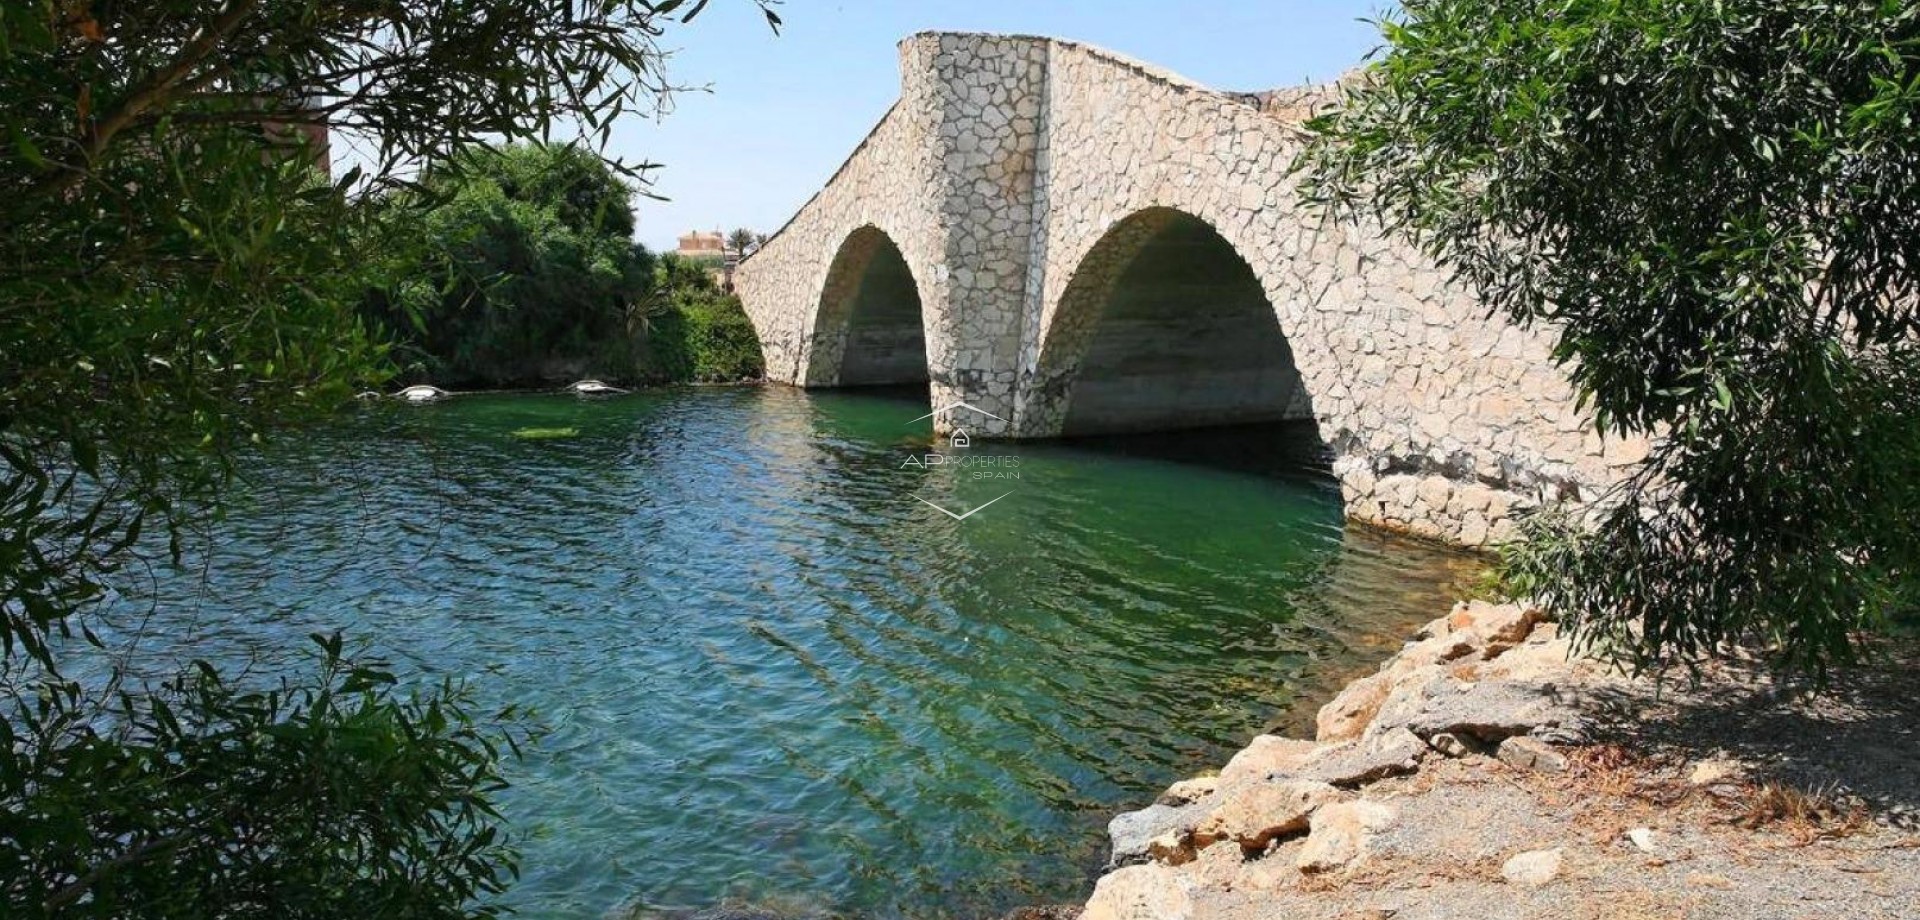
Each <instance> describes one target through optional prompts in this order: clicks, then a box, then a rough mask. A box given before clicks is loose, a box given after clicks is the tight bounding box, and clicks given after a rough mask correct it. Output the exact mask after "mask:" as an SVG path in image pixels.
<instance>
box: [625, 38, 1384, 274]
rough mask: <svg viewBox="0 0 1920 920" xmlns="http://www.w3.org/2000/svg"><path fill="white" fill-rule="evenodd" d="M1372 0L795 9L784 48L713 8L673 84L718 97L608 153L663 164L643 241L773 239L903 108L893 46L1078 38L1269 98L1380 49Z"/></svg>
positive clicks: (645, 214) (671, 42)
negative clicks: (918, 35) (931, 33)
mask: <svg viewBox="0 0 1920 920" xmlns="http://www.w3.org/2000/svg"><path fill="white" fill-rule="evenodd" d="M1385 7H1386V5H1385V4H1382V3H1380V2H1374V0H1158V2H1154V0H787V2H786V3H784V4H782V5H781V6H780V7H779V11H780V14H781V16H782V17H783V18H784V19H785V20H786V25H785V27H784V28H783V29H782V30H781V33H780V35H779V36H777V37H776V36H774V35H773V34H772V33H771V32H770V31H769V30H768V29H767V26H766V22H765V20H763V19H761V18H760V14H759V11H758V10H757V9H756V8H754V6H753V4H751V3H750V2H748V0H714V3H713V5H712V6H711V7H710V8H709V9H708V10H707V11H706V12H704V13H702V14H701V15H700V17H699V18H698V19H696V20H695V21H694V22H693V23H692V24H691V25H688V26H686V27H684V28H680V29H678V30H675V31H673V32H671V33H670V34H669V35H668V36H667V38H666V45H667V47H669V48H673V49H678V50H677V51H676V53H675V55H674V57H673V59H672V62H671V64H670V68H671V71H672V73H671V76H672V77H673V79H674V81H675V82H677V83H679V84H681V85H689V86H702V87H707V88H709V89H710V91H706V92H686V93H681V94H678V95H677V96H676V97H675V99H674V102H673V108H672V111H671V112H670V113H668V114H667V115H665V116H664V117H662V118H660V119H656V120H642V119H638V118H634V119H631V120H629V121H628V122H627V123H625V124H623V125H621V126H620V127H619V128H618V129H616V131H615V134H614V137H613V142H612V148H611V150H610V151H609V152H610V153H611V154H613V155H616V156H619V157H621V158H623V159H626V160H627V161H629V162H639V161H646V162H657V163H661V164H663V167H664V168H662V169H661V170H659V171H658V172H657V173H656V174H655V187H654V191H655V193H656V194H659V195H663V196H665V197H667V198H669V199H671V200H669V201H641V202H640V203H639V212H640V225H639V231H638V236H639V239H640V241H641V242H643V243H646V244H647V245H648V246H650V247H653V248H655V249H671V248H673V245H674V238H675V237H676V236H678V235H679V234H681V233H683V232H686V231H688V230H693V229H701V230H713V229H722V230H731V229H733V228H735V227H742V226H744V227H748V228H751V229H754V230H757V231H759V232H762V233H771V232H772V231H774V230H775V229H777V228H778V227H779V226H780V225H781V224H783V223H785V222H786V220H787V218H788V217H790V216H792V214H793V212H794V211H796V210H798V209H799V207H800V206H801V205H802V204H803V203H805V202H806V200H807V198H808V197H809V196H811V195H812V194H813V193H814V192H815V191H817V190H818V189H819V188H820V186H821V185H822V184H824V183H825V182H826V180H827V179H828V177H830V176H831V175H832V174H833V171H834V170H835V169H837V168H838V167H839V165H840V163H841V161H842V160H844V159H845V158H846V156H847V154H849V153H851V152H852V151H853V147H854V145H855V144H857V143H859V141H860V139H861V138H862V137H864V136H865V135H866V133H867V131H868V130H869V129H871V128H872V127H873V125H874V123H875V122H877V121H879V120H880V116H881V115H883V114H885V113H886V110H887V107H888V106H889V105H891V104H892V103H893V101H894V99H895V98H897V97H898V96H899V65H898V58H897V56H896V52H895V47H894V46H895V43H897V42H898V41H899V40H900V39H902V38H904V37H906V36H907V35H910V34H912V33H914V32H920V31H925V30H928V29H952V30H962V31H982V32H1014V33H1024V34H1039V35H1049V36H1053V37H1057V38H1069V39H1074V40H1077V41H1083V42H1087V43H1089V44H1093V45H1098V46H1100V47H1103V48H1107V49H1110V50H1113V51H1117V52H1120V53H1122V54H1125V55H1128V56H1130V57H1135V58H1139V59H1141V60H1144V61H1148V62H1150V63H1153V64H1157V65H1159V66H1161V67H1165V68H1167V69H1170V70H1173V71H1175V72H1177V73H1180V74H1183V75H1185V76H1187V77H1190V78H1192V79H1195V80H1198V81H1200V82H1201V83H1205V84H1207V85H1209V86H1214V87H1217V88H1219V89H1227V90H1259V89H1271V88H1274V87H1278V86H1287V85H1291V84H1296V83H1303V82H1310V81H1321V80H1326V79H1330V78H1332V77H1335V76H1338V75H1339V74H1340V73H1342V72H1343V71H1345V70H1347V69H1348V68H1351V67H1353V66H1354V65H1356V64H1358V63H1360V61H1361V59H1362V58H1363V57H1364V56H1365V55H1366V53H1367V52H1368V51H1370V50H1371V49H1372V48H1374V47H1375V46H1376V45H1377V44H1378V43H1379V42H1378V32H1377V30H1375V28H1374V27H1373V26H1371V25H1369V24H1368V23H1367V22H1364V21H1363V20H1367V19H1371V18H1374V17H1375V16H1377V15H1378V13H1379V11H1380V10H1382V9H1383V8H1385Z"/></svg>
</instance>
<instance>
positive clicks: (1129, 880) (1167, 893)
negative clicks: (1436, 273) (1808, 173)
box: [1080, 863, 1193, 920]
mask: <svg viewBox="0 0 1920 920" xmlns="http://www.w3.org/2000/svg"><path fill="white" fill-rule="evenodd" d="M1192 915H1193V896H1192V895H1191V894H1189V893H1188V891H1187V886H1186V883H1185V880H1184V879H1182V878H1181V876H1180V873H1178V872H1175V871H1174V870H1172V869H1169V868H1167V867H1166V866H1162V865H1159V864H1157V863H1147V864H1146V865H1142V866H1128V867H1127V868H1125V869H1121V870H1119V871H1117V872H1109V873H1107V875H1106V876H1105V877H1104V878H1102V879H1100V882H1099V884H1096V885H1094V886H1093V897H1091V898H1089V899H1087V907H1086V909H1085V910H1083V911H1081V913H1080V920H1186V918H1187V917H1190V916H1192Z"/></svg>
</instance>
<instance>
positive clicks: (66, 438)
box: [0, 0, 705, 918]
mask: <svg viewBox="0 0 1920 920" xmlns="http://www.w3.org/2000/svg"><path fill="white" fill-rule="evenodd" d="M704 5H705V4H704V3H702V4H696V5H692V6H691V7H690V9H692V10H694V11H697V10H698V9H699V7H701V6H704ZM680 6H681V4H679V3H678V2H668V3H659V4H650V3H643V2H618V0H616V2H609V3H593V4H584V5H583V4H579V3H574V2H570V0H477V2H470V0H462V2H460V3H448V2H442V0H415V2H399V3H380V4H356V3H347V4H341V3H337V2H324V3H322V2H317V0H271V2H268V0H233V2H224V3H218V4H215V3H206V2H197V0H170V2H155V3H137V4H100V3H93V4H88V3H37V4H21V3H13V4H8V5H6V6H5V7H4V8H0V98H4V99H5V100H6V102H5V104H4V108H3V109H0V120H4V128H5V132H4V134H0V185H4V187H5V188H6V191H7V194H5V195H0V227H4V230H0V247H4V254H5V259H4V268H0V311H4V313H5V320H4V322H0V354H5V355H6V361H5V363H4V367H0V655H3V657H0V814H5V815H6V816H7V819H6V831H5V833H0V914H4V915H5V916H8V917H20V918H33V917H83V916H84V917H121V916H131V915H138V916H143V917H182V918H186V917H222V916H239V915H246V916H302V917H369V916H381V917H400V916H406V917H469V916H487V915H492V914H494V913H496V912H497V910H496V909H495V908H493V907H490V906H487V905H486V904H484V903H482V900H483V899H484V898H485V897H486V896H487V895H489V894H490V893H493V892H497V891H499V890H500V889H501V888H502V887H503V886H504V885H506V884H507V883H508V882H509V881H510V880H511V879H512V878H513V875H514V871H515V870H514V863H515V857H514V852H513V850H512V848H511V847H510V846H509V845H508V843H507V841H506V839H505V837H504V836H503V835H502V832H501V830H500V828H499V827H498V826H497V824H496V819H495V816H494V812H493V808H492V805H491V799H492V795H493V794H494V793H495V792H496V791H497V790H498V789H499V785H500V778H499V773H498V770H497V764H498V762H499V758H500V756H501V754H502V752H503V751H504V750H505V749H506V748H505V745H508V744H510V743H511V741H512V739H511V738H510V737H509V735H508V734H507V732H506V729H504V728H503V727H502V723H500V722H498V721H496V719H495V715H496V714H491V713H475V712H472V711H471V710H470V709H469V707H468V706H467V704H466V702H465V698H464V697H463V695H462V694H461V692H460V690H459V688H458V687H456V686H451V685H443V686H439V687H424V688H418V689H401V688H399V687H398V686H397V685H396V682H395V678H394V677H393V676H392V675H391V674H390V673H388V672H387V671H386V670H385V669H384V668H383V667H381V666H380V665H379V664H378V663H377V662H366V661H362V662H358V663H356V662H354V661H352V660H350V656H348V654H347V651H346V650H347V649H348V648H350V646H348V645H346V644H345V643H343V642H342V641H341V640H340V639H339V638H337V637H326V636H322V637H319V646H320V647H319V648H318V649H317V650H316V654H315V655H314V659H315V662H316V670H314V671H312V672H309V673H308V674H306V675H304V676H303V675H300V674H297V673H286V674H281V675H276V678H275V679H274V680H273V681H272V682H262V681H261V680H260V679H259V678H258V677H248V678H244V679H243V678H234V677H232V676H231V675H230V674H229V673H228V671H227V670H226V669H224V668H223V666H221V665H219V664H217V663H211V662H195V663H191V664H189V663H187V662H181V669H180V672H179V674H178V675H177V676H175V677H173V678H171V679H167V680H145V679H141V678H138V677H135V676H133V675H128V674H120V673H113V674H107V675H101V674H97V673H92V672H89V671H87V669H85V668H76V667H75V662H76V661H78V660H81V659H85V660H90V661H93V662H100V661H103V660H111V653H110V651H109V649H108V647H107V646H108V637H112V638H114V639H115V640H116V641H117V642H121V643H124V642H127V641H133V639H134V637H136V636H137V635H138V630H137V629H136V628H134V627H137V626H138V624H127V623H114V622H107V621H103V620H102V619H101V617H102V616H103V614H102V612H101V606H100V604H101V602H103V601H104V600H107V599H109V598H111V597H113V596H115V594H116V593H117V592H132V593H133V596H135V598H136V599H137V594H138V585H139V573H140V572H141V571H143V570H144V569H145V568H146V567H147V566H150V565H165V564H167V563H168V562H169V561H170V560H172V561H178V560H179V559H180V557H181V554H182V551H183V547H184V546H185V545H186V544H187V543H188V542H189V541H190V540H191V539H192V537H193V534H194V532H195V531H194V525H195V524H196V522H199V521H201V520H204V519H205V517H206V516H207V515H209V514H210V513H212V511H213V509H216V508H217V507H218V504H219V501H220V499H221V498H222V496H223V495H224V494H225V492H226V489H227V486H228V484H229V483H230V482H231V481H232V478H233V475H234V472H235V468H236V465H237V463H238V462H239V461H238V457H239V452H240V451H242V450H244V449H247V448H248V447H249V446H250V445H252V444H254V443H256V442H258V441H260V440H262V439H265V438H270V437H273V436H275V435H276V434H278V433H279V432H282V431H284V430H286V429H288V428H289V426H294V425H297V424H300V423H302V422H306V421H310V420H313V419H315V418H317V417H319V416H321V415H324V414H326V413H328V412H331V411H333V410H334V409H335V408H336V407H338V406H339V405H340V404H341V402H342V401H343V400H345V399H346V398H347V397H348V396H349V395H350V394H351V393H352V392H353V391H354V390H356V389H359V388H364V387H373V386H380V385H383V384H384V383H386V382H388V381H389V380H390V379H391V377H392V374H393V366H392V362H391V358H392V352H391V351H390V350H389V348H388V345H387V343H385V342H384V341H383V339H382V336H381V335H379V334H378V333H376V332H375V331H373V330H372V329H370V328H369V326H368V325H367V324H366V323H365V322H364V320H363V317H362V316H361V315H360V313H359V311H358V304H359V302H360V298H361V295H362V293H363V292H364V291H366V290H368V289H369V288H370V287H372V286H374V285H377V284H379V283H380V282H381V281H382V276H381V275H380V274H379V271H380V269H382V268H383V267H384V266H386V265H389V264H391V263H392V262H393V261H395V260H396V259H400V258H404V257H407V256H408V255H409V254H411V253H414V252H417V250H412V249H410V248H409V247H412V246H415V245H416V244H417V243H419V241H420V236H421V235H420V234H419V233H418V232H417V227H416V226H414V225H412V224H411V222H409V221H406V220H402V219H400V218H399V217H397V216H396V215H395V214H394V212H393V211H392V209H391V208H390V207H389V206H388V203H387V201H386V199H387V198H388V197H389V196H391V195H394V194H399V193H400V191H401V189H402V188H403V187H404V182H403V176H404V172H403V170H402V168H401V167H402V164H408V163H422V162H454V161H458V160H459V159H460V158H461V157H462V156H463V155H465V151H468V150H470V149H472V148H473V147H474V146H475V145H477V144H479V143H481V142H482V139H486V140H489V141H493V140H504V141H506V142H516V141H533V140H535V139H538V138H541V137H544V136H546V135H548V134H549V133H550V132H551V131H554V130H565V131H568V132H573V133H578V134H580V135H581V136H585V137H588V138H604V136H605V130H606V129H607V127H608V126H609V125H610V124H611V123H612V122H613V120H614V119H616V118H618V117H619V116H620V115H622V114H624V113H627V112H630V111H633V110H635V109H638V108H645V107H646V106H648V105H650V104H651V102H652V100H653V99H654V98H655V96H656V93H657V92H658V91H659V90H660V89H662V88H663V85H664V84H663V77H662V75H661V69H660V65H661V61H662V58H661V56H660V54H659V52H658V51H657V48H656V46H655V44H654V42H655V41H656V39H657V37H658V36H659V35H660V34H661V33H662V30H663V29H665V28H667V27H668V26H670V25H671V24H672V23H673V22H674V20H673V19H672V18H671V16H672V14H673V13H674V11H675V10H676V9H677V8H678V7H680ZM681 14H682V15H689V14H688V13H687V12H686V11H684V10H683V11H681ZM421 48H431V49H433V53H432V54H420V53H418V50H419V49H421ZM319 124H331V125H333V126H334V127H335V128H336V129H337V130H339V131H341V132H342V136H343V137H347V138H351V139H353V140H354V141H355V142H356V146H357V147H358V152H357V154H356V156H355V160H356V161H357V162H359V163H360V164H361V165H360V167H359V168H356V169H353V170H350V171H347V172H346V173H345V175H343V176H342V177H341V178H340V179H339V180H338V181H332V182H330V181H327V180H326V179H325V178H323V177H322V176H321V175H320V171H318V170H316V169H314V168H313V161H314V160H316V159H322V158H324V157H325V155H326V153H325V151H324V150H323V149H321V148H320V146H319V144H318V138H317V137H316V135H315V134H314V133H313V132H312V131H310V130H308V128H309V127H310V126H314V125H319ZM421 257H422V258H425V257H426V256H425V255H424V254H422V255H421ZM110 584H111V585H112V587H109V585H110ZM133 606H135V607H137V606H139V605H138V604H135V605H133ZM87 645H93V646H99V648H96V649H84V648H83V646H87ZM114 650H115V651H123V650H124V648H123V647H122V646H118V645H116V646H114Z"/></svg>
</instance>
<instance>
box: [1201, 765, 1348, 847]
mask: <svg viewBox="0 0 1920 920" xmlns="http://www.w3.org/2000/svg"><path fill="white" fill-rule="evenodd" d="M1339 798H1340V791H1339V790H1337V789H1335V788H1333V787H1332V786H1330V785H1328V784H1326V783H1321V782H1314V781H1312V780H1297V779H1296V780H1284V781H1281V782H1272V783H1257V784H1254V785H1251V786H1242V787H1238V788H1236V789H1234V790H1232V791H1231V792H1228V793H1226V794H1224V795H1223V796H1222V797H1221V801H1220V802H1219V803H1218V804H1216V805H1215V807H1214V809H1213V813H1212V814H1209V815H1208V816H1207V817H1206V819H1205V820H1203V821H1201V822H1200V824H1199V825H1198V826H1196V827H1195V828H1194V829H1193V845H1194V847H1195V848H1197V849H1206V848H1207V847H1209V846H1211V845H1213V844H1215V843H1218V842H1220V841H1222V840H1231V841H1233V842H1234V843H1237V844H1239V845H1240V849H1241V851H1242V852H1245V853H1249V854H1253V853H1259V852H1261V851H1263V850H1265V849H1266V848H1267V845H1268V844H1270V843H1272V842H1273V841H1275V840H1278V839H1279V838H1281V837H1285V836H1287V835H1289V834H1297V833H1300V832H1301V831H1304V830H1306V829H1307V822H1308V821H1309V820H1310V819H1311V818H1312V816H1313V812H1314V810H1315V809H1318V808H1319V807H1320V806H1322V805H1325V804H1327V803H1328V802H1332V801H1336V800H1338V799H1339Z"/></svg>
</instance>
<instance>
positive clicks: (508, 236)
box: [371, 144, 654, 386]
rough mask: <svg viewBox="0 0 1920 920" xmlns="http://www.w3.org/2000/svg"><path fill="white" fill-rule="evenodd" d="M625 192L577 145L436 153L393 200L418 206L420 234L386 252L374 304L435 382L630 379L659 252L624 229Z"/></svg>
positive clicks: (627, 216)
mask: <svg viewBox="0 0 1920 920" xmlns="http://www.w3.org/2000/svg"><path fill="white" fill-rule="evenodd" d="M632 195H633V192H632V189H630V188H629V187H628V185H627V184H626V183H625V182H624V181H623V180H622V179H621V178H620V177H619V176H617V175H615V174H614V173H613V171H612V170H610V169H609V168H608V167H607V166H606V165H605V164H604V163H602V162H601V160H600V158H599V157H597V156H595V155H594V154H592V153H590V152H588V151H586V150H584V149H581V148H579V147H577V146H571V145H558V144H533V145H520V146H511V147H483V148H477V149H474V150H469V151H465V152H463V153H461V154H460V155H459V156H458V157H456V158H455V159H453V160H450V161H448V162H445V163H440V164H436V165H435V166H434V167H433V168H431V169H429V170H428V172H427V175H426V176H425V178H424V179H423V181H422V182H421V183H420V187H419V188H417V189H414V190H410V191H409V192H407V193H406V194H403V195H399V196H396V198H395V200H393V201H392V202H390V207H392V208H394V209H396V210H398V211H401V212H404V213H408V214H417V215H418V219H417V220H415V221H414V222H413V226H414V227H416V228H417V232H418V233H419V234H420V236H421V239H422V241H423V242H422V244H421V246H419V247H413V249H411V250H402V253H403V255H402V257H400V258H396V259H391V260H389V261H388V264H387V266H386V268H385V269H384V271H385V272H386V274H387V276H388V277H387V278H386V279H385V280H384V282H383V284H382V285H381V286H380V288H379V289H378V290H377V291H376V293H375V295H374V297H373V303H372V304H371V306H372V312H373V314H374V316H375V317H376V318H377V319H379V320H382V321H383V322H384V323H385V325H386V326H387V327H388V328H391V329H393V330H395V331H397V332H398V333H399V334H400V335H401V336H402V337H403V340H404V341H408V342H410V343H412V344H413V345H415V346H416V347H417V351H418V353H419V356H420V357H421V358H422V359H423V360H424V362H425V363H426V365H427V370H428V371H429V374H430V377H431V378H432V379H434V380H435V381H437V382H442V383H446V384H449V385H460V386H465V385H473V384H480V385H496V386H497V385H501V384H513V383H540V382H553V381H554V380H558V379H559V378H562V377H564V378H568V379H578V378H579V377H583V376H604V377H609V378H623V379H624V378H632V377H634V376H636V375H637V374H638V373H639V369H638V359H639V355H638V352H637V345H638V342H637V336H636V333H637V332H638V331H639V330H638V329H637V328H636V327H637V325H638V324H639V323H640V321H641V319H642V316H641V314H642V313H643V312H644V310H645V309H646V306H647V304H648V301H649V299H650V298H651V296H652V292H653V286H654V261H653V256H652V254H650V253H648V252H647V251H646V249H644V248H643V247H641V246H639V245H638V244H636V243H634V242H633V240H632V234H633V226H634V216H633V208H632V204H631V198H632ZM415 250H419V251H415ZM403 357H406V356H403Z"/></svg>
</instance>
